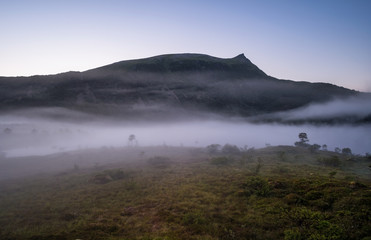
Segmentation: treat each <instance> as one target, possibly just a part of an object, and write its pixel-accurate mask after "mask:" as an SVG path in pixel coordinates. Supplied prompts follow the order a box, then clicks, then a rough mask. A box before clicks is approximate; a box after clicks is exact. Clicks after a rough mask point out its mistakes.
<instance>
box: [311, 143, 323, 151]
mask: <svg viewBox="0 0 371 240" xmlns="http://www.w3.org/2000/svg"><path fill="white" fill-rule="evenodd" d="M320 148H321V146H320V145H318V144H313V145H310V146H309V150H310V151H311V152H312V153H314V152H317V151H318V150H319V149H320Z"/></svg>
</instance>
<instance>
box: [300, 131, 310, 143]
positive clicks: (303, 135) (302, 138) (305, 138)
mask: <svg viewBox="0 0 371 240" xmlns="http://www.w3.org/2000/svg"><path fill="white" fill-rule="evenodd" d="M299 139H300V141H301V142H302V143H306V142H309V140H308V135H307V134H306V133H304V132H302V133H299Z"/></svg>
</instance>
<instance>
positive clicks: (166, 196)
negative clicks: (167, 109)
mask: <svg viewBox="0 0 371 240" xmlns="http://www.w3.org/2000/svg"><path fill="white" fill-rule="evenodd" d="M97 151H98V152H99V153H100V155H99V154H98V152H97V153H78V154H79V156H80V159H84V158H89V157H92V156H93V155H94V156H95V157H96V156H100V157H102V158H104V154H103V153H102V151H103V150H97ZM104 151H108V150H107V149H106V150H104ZM104 151H103V152H104ZM114 151H116V152H115V154H112V152H114ZM211 152H212V151H210V149H201V148H180V147H179V148H175V147H158V148H139V147H137V148H128V149H120V150H117V149H116V150H112V151H111V155H110V161H108V162H107V161H102V162H98V163H97V162H95V164H94V165H91V166H90V165H87V164H85V165H83V164H74V165H71V167H70V169H69V170H63V171H54V172H52V173H46V174H45V173H44V174H39V175H36V176H29V177H25V178H17V179H12V180H2V181H1V182H0V239H4V240H6V239H9V240H10V239H35V240H36V239H41V240H42V239H45V240H46V239H48V240H53V239H61V240H62V239H112V240H114V239H115V240H116V239H117V240H118V239H122V240H124V239H364V240H366V239H371V221H370V220H371V219H370V218H371V217H370V216H371V188H370V186H371V176H370V173H371V171H370V169H369V166H370V164H371V160H370V159H369V158H366V157H359V156H358V157H355V156H345V155H340V154H337V153H334V152H327V151H316V152H311V151H310V150H309V149H307V148H301V147H288V146H278V147H267V148H264V149H256V150H255V149H248V150H244V151H233V148H231V149H230V151H224V152H220V151H219V152H214V153H211ZM75 154H77V153H75ZM71 156H74V155H73V154H70V155H66V156H65V157H66V158H71ZM120 159H122V160H120ZM103 162H104V163H103Z"/></svg>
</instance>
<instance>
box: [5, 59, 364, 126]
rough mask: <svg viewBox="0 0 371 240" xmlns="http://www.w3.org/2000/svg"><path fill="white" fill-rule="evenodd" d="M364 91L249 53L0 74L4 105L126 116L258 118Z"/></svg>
mask: <svg viewBox="0 0 371 240" xmlns="http://www.w3.org/2000/svg"><path fill="white" fill-rule="evenodd" d="M361 94H362V93H360V92H357V91H354V90H349V89H346V88H343V87H338V86H335V85H332V84H328V83H308V82H295V81H290V80H280V79H276V78H274V77H271V76H268V75H267V74H265V73H264V72H263V71H262V70H260V69H259V68H258V67H257V66H256V65H254V64H253V63H252V62H251V61H250V60H249V59H247V58H246V57H245V56H244V55H243V54H240V55H238V56H236V57H234V58H229V59H222V58H216V57H212V56H208V55H203V54H168V55H161V56H155V57H151V58H145V59H138V60H129V61H122V62H117V63H113V64H110V65H106V66H103V67H99V68H96V69H92V70H88V71H85V72H67V73H61V74H56V75H46V76H32V77H0V111H9V110H16V109H24V108H35V107H63V108H68V109H71V110H78V111H82V112H87V113H94V114H101V115H112V116H120V117H124V118H127V119H129V118H138V117H148V118H151V117H155V116H162V117H167V116H169V117H171V115H172V116H179V114H180V113H184V115H185V116H186V115H189V114H188V113H190V112H192V113H196V112H197V113H205V112H210V113H215V114H221V115H226V116H240V117H251V116H256V115H260V114H267V113H274V112H282V111H287V110H293V109H297V108H300V107H303V106H306V105H308V104H311V103H321V102H326V101H329V100H331V99H334V98H346V97H351V96H357V95H361Z"/></svg>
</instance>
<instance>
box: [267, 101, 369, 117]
mask: <svg viewBox="0 0 371 240" xmlns="http://www.w3.org/2000/svg"><path fill="white" fill-rule="evenodd" d="M270 116H271V117H272V116H274V117H276V118H277V117H278V118H280V119H281V120H283V121H290V120H316V119H335V118H342V117H343V118H344V117H347V118H353V119H362V118H365V117H368V116H371V98H370V96H358V97H350V98H345V99H334V100H332V101H328V102H326V103H317V104H311V105H308V106H305V107H302V108H299V109H294V110H291V111H286V112H281V113H276V114H272V115H270Z"/></svg>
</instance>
